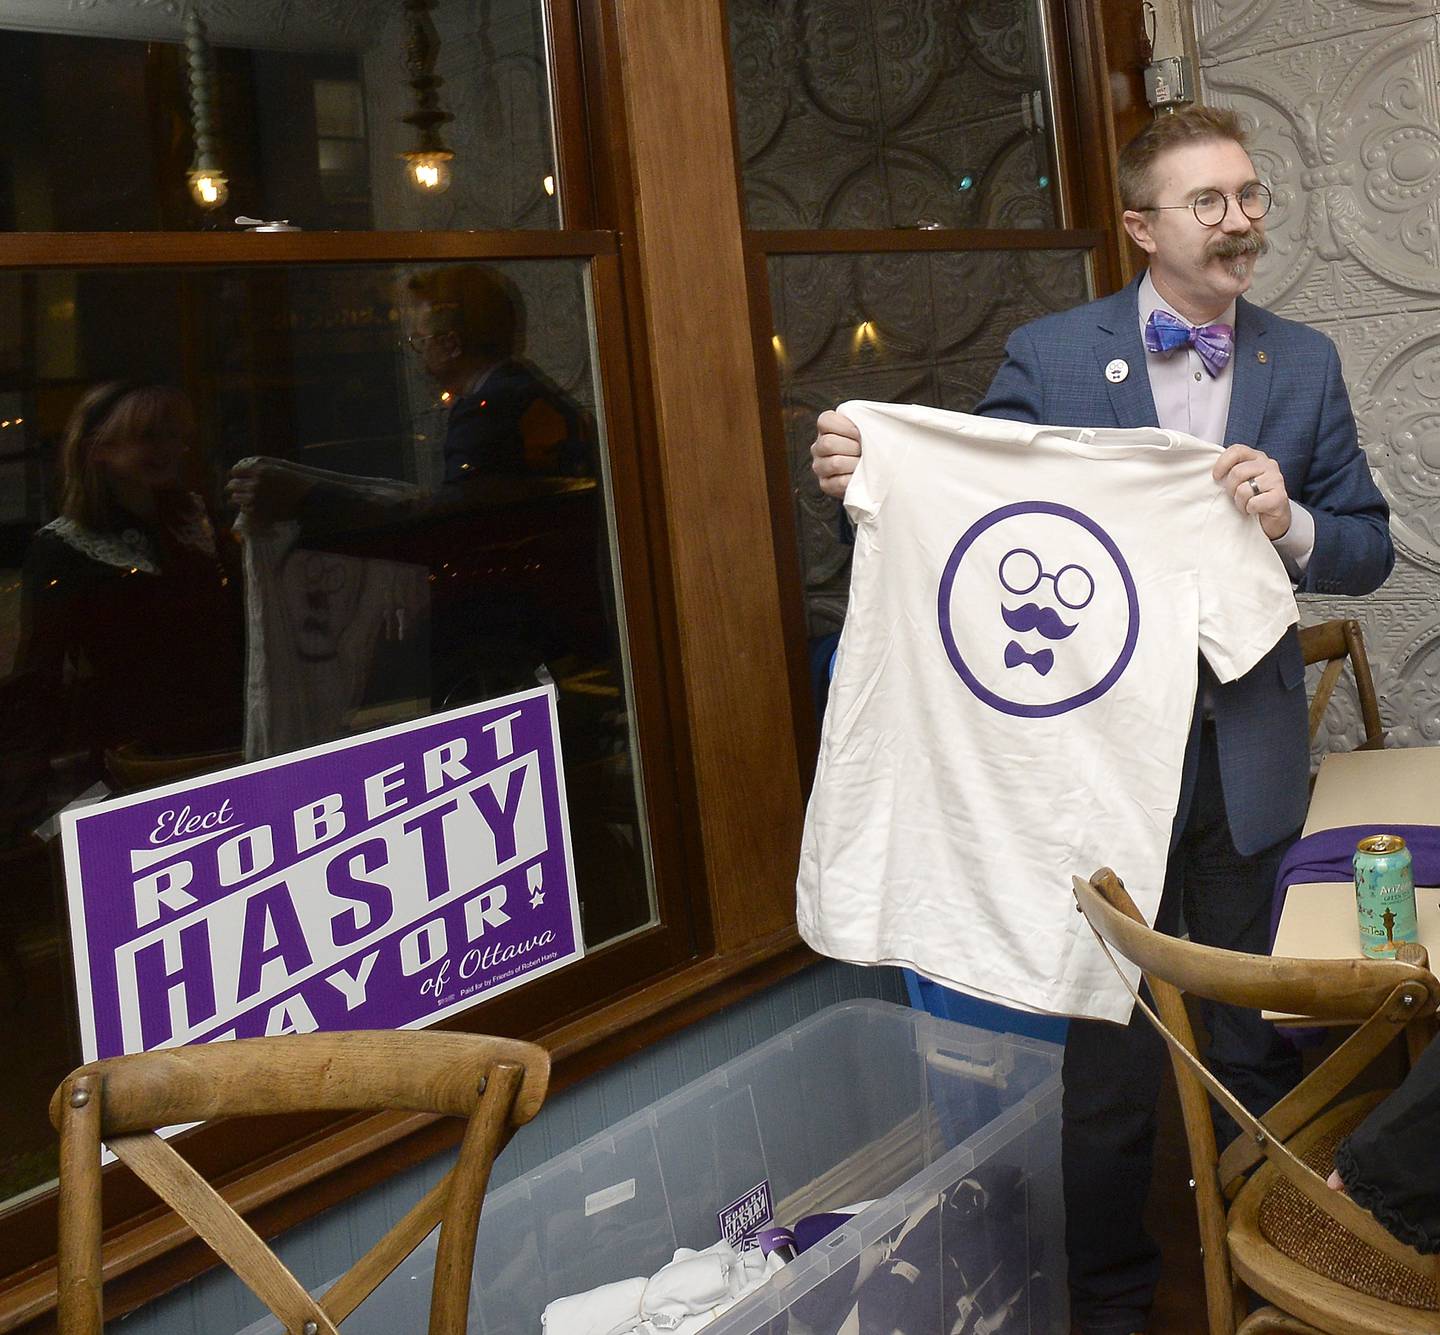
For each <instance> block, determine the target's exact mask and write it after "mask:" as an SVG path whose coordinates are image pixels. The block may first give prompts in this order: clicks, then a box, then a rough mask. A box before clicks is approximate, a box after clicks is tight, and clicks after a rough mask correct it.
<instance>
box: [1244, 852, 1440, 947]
mask: <svg viewBox="0 0 1440 1335" xmlns="http://www.w3.org/2000/svg"><path fill="white" fill-rule="evenodd" d="M1371 834H1398V835H1399V836H1400V837H1401V838H1402V839H1403V840H1404V841H1405V846H1406V847H1407V848H1408V849H1409V850H1410V856H1411V858H1412V859H1413V861H1414V871H1415V884H1416V885H1440V825H1342V826H1340V827H1339V828H1337V829H1334V830H1317V831H1316V832H1315V833H1314V834H1307V835H1306V836H1305V837H1304V838H1303V839H1297V840H1296V841H1295V843H1294V844H1292V845H1291V847H1290V851H1289V852H1288V853H1286V854H1285V857H1284V859H1283V860H1282V861H1281V863H1280V870H1279V871H1278V872H1277V873H1276V875H1275V895H1274V898H1273V899H1272V900H1271V904H1270V948H1271V949H1272V950H1273V949H1274V948H1275V933H1276V932H1277V931H1278V930H1279V928H1280V912H1281V910H1282V909H1283V908H1284V907H1285V896H1286V895H1287V894H1288V893H1289V890H1290V887H1291V886H1292V885H1300V884H1302V883H1308V882H1312V881H1313V882H1326V881H1350V880H1353V879H1354V876H1355V867H1354V863H1353V862H1352V861H1351V859H1352V858H1354V856H1355V845H1356V844H1358V843H1359V842H1360V840H1362V839H1364V838H1365V837H1366V835H1371Z"/></svg>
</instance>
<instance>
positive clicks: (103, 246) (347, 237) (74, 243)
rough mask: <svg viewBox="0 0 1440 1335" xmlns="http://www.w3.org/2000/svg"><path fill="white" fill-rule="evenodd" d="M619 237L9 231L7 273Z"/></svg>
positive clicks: (509, 256) (540, 248)
mask: <svg viewBox="0 0 1440 1335" xmlns="http://www.w3.org/2000/svg"><path fill="white" fill-rule="evenodd" d="M617 246H618V241H617V240H616V238H615V236H614V234H613V233H611V232H593V231H592V232H542V231H533V232H7V233H4V234H0V268H6V269H96V268H115V267H124V266H131V265H153V266H160V267H163V266H166V265H171V266H178V265H186V266H195V265H230V264H373V263H380V262H384V261H387V260H388V261H392V262H402V261H411V260H415V261H422V262H423V261H428V260H478V259H486V260H533V259H552V258H555V257H557V256H559V257H564V256H591V255H613V254H614V253H615V251H616V249H617Z"/></svg>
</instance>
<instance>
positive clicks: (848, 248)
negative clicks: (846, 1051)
mask: <svg viewBox="0 0 1440 1335" xmlns="http://www.w3.org/2000/svg"><path fill="white" fill-rule="evenodd" d="M744 240H745V249H746V250H747V251H751V252H758V253H760V254H762V255H827V254H836V255H855V254H871V253H877V252H886V253H889V252H902V251H930V250H1094V249H1096V248H1097V247H1098V246H1102V245H1103V244H1104V243H1105V240H1106V234H1105V233H1104V232H1101V231H1098V230H1094V229H1090V228H1046V227H1024V228H998V227H997V228H984V227H934V228H916V227H896V228H878V227H877V228H834V229H821V228H815V229H808V228H807V229H799V230H792V229H785V228H776V229H775V230H773V231H772V230H769V229H766V228H754V227H752V228H749V229H747V230H746V231H745V233H744Z"/></svg>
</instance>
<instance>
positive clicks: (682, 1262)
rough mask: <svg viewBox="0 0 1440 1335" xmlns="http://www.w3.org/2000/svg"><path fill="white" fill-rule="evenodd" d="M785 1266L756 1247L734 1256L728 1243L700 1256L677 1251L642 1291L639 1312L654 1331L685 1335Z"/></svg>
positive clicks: (680, 1250)
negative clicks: (694, 1320)
mask: <svg viewBox="0 0 1440 1335" xmlns="http://www.w3.org/2000/svg"><path fill="white" fill-rule="evenodd" d="M783 1264H784V1262H783V1261H782V1260H781V1258H780V1257H778V1256H762V1255H761V1254H760V1249H759V1248H758V1247H756V1248H751V1249H750V1250H748V1251H742V1252H737V1251H736V1250H735V1248H734V1247H732V1246H731V1245H730V1244H729V1243H728V1242H717V1243H716V1244H715V1245H714V1246H713V1247H707V1248H706V1249H705V1250H704V1251H703V1252H693V1251H691V1250H690V1249H689V1248H688V1247H681V1248H679V1249H678V1250H677V1251H676V1253H675V1259H674V1260H673V1261H671V1262H670V1264H669V1265H667V1266H663V1267H662V1268H661V1269H660V1270H658V1271H656V1272H655V1274H654V1275H653V1276H652V1277H651V1280H650V1283H649V1284H647V1285H646V1286H645V1297H644V1298H643V1299H642V1300H641V1303H640V1311H641V1315H642V1316H644V1317H645V1318H646V1319H647V1320H648V1321H649V1322H650V1323H651V1324H652V1325H653V1327H654V1328H655V1330H657V1331H675V1332H684V1335H688V1332H689V1331H691V1330H696V1329H698V1328H699V1326H700V1325H702V1324H704V1323H703V1322H692V1321H690V1320H688V1318H692V1317H699V1316H702V1315H703V1316H705V1318H706V1319H707V1320H713V1319H714V1318H715V1317H717V1316H719V1315H720V1313H721V1312H723V1311H724V1310H725V1309H726V1308H727V1307H730V1306H731V1305H732V1304H733V1303H735V1302H736V1301H738V1300H739V1299H741V1298H743V1297H744V1296H745V1295H746V1294H747V1293H749V1292H750V1291H751V1289H755V1288H759V1286H760V1285H761V1284H763V1283H764V1282H765V1281H766V1280H767V1279H769V1278H770V1276H771V1275H773V1274H774V1273H775V1272H776V1271H777V1270H779V1269H780V1267H781V1266H782V1265H783Z"/></svg>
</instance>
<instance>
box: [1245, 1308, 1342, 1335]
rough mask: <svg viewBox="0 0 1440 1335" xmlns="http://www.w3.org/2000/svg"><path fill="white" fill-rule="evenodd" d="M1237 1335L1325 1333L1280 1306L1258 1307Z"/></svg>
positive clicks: (1246, 1319) (1320, 1334)
mask: <svg viewBox="0 0 1440 1335" xmlns="http://www.w3.org/2000/svg"><path fill="white" fill-rule="evenodd" d="M1235 1335H1325V1333H1324V1332H1323V1331H1319V1330H1316V1329H1315V1327H1314V1326H1312V1325H1310V1324H1309V1323H1308V1322H1305V1321H1301V1320H1300V1318H1299V1317H1294V1316H1290V1315H1289V1314H1288V1313H1286V1312H1282V1311H1281V1310H1280V1309H1279V1308H1278V1307H1257V1308H1256V1309H1255V1311H1253V1312H1251V1313H1250V1315H1249V1316H1247V1317H1246V1318H1245V1320H1244V1321H1242V1322H1241V1323H1240V1328H1239V1329H1238V1330H1237V1331H1236V1332H1235Z"/></svg>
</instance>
